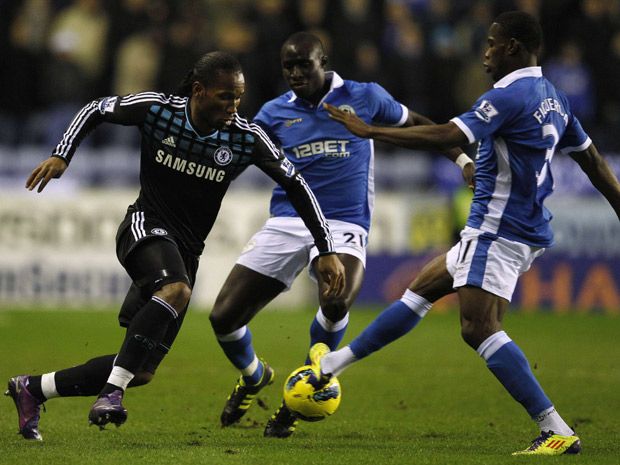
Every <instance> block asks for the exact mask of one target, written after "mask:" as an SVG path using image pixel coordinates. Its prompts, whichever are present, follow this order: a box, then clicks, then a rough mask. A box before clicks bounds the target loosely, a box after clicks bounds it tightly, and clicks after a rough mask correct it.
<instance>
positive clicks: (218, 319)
mask: <svg viewBox="0 0 620 465" xmlns="http://www.w3.org/2000/svg"><path fill="white" fill-rule="evenodd" d="M229 315H230V314H229V312H227V311H226V310H225V308H223V307H220V306H217V305H216V306H215V307H213V310H211V314H210V315H209V322H210V323H211V327H212V328H213V332H214V333H215V334H229V333H232V332H233V331H235V330H236V329H238V328H235V327H234V321H232V319H231V318H230V316H229Z"/></svg>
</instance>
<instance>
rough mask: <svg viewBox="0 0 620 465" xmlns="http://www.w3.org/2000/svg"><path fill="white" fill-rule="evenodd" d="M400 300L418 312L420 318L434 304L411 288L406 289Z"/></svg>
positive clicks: (414, 311)
mask: <svg viewBox="0 0 620 465" xmlns="http://www.w3.org/2000/svg"><path fill="white" fill-rule="evenodd" d="M400 301H401V302H402V303H404V304H405V305H406V306H407V307H409V308H410V309H411V311H412V312H413V313H416V314H417V315H418V316H419V317H420V318H424V316H425V315H426V314H427V313H428V311H429V310H430V309H431V307H432V306H433V304H432V302H429V301H428V300H426V299H425V298H424V297H422V296H421V295H418V294H416V293H415V292H413V291H412V290H410V289H407V290H406V291H405V293H404V294H403V296H402V297H401V298H400Z"/></svg>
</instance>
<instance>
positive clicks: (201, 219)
mask: <svg viewBox="0 0 620 465" xmlns="http://www.w3.org/2000/svg"><path fill="white" fill-rule="evenodd" d="M103 122H109V123H115V124H122V125H135V126H137V127H138V128H139V130H140V133H141V135H142V140H141V144H140V146H141V160H140V194H139V196H138V199H137V200H136V207H137V208H138V209H139V210H143V211H145V212H147V214H149V215H153V216H155V217H157V218H159V219H160V220H161V221H162V222H163V223H164V224H165V225H166V226H167V227H168V228H169V230H170V232H173V233H174V235H175V237H176V238H178V239H179V240H180V241H181V242H182V244H183V245H184V246H185V247H186V248H187V249H188V250H189V251H191V252H193V253H195V254H200V253H201V252H202V250H203V248H204V241H205V239H206V237H207V235H208V234H209V231H210V230H211V228H212V226H213V223H214V222H215V218H216V217H217V214H218V211H219V209H220V205H221V202H222V198H223V197H224V194H225V193H226V191H227V189H228V186H229V185H230V183H231V181H233V180H234V179H235V178H236V177H237V176H239V174H241V173H242V172H243V170H245V169H246V168H247V167H248V166H249V165H251V164H254V165H256V166H257V167H258V168H260V169H261V170H262V171H264V172H265V173H266V174H267V175H269V176H270V177H271V178H272V179H273V180H274V181H276V182H277V183H278V184H279V185H281V186H282V187H283V188H284V189H285V191H286V193H287V196H288V198H289V199H290V201H291V203H292V204H293V205H294V206H295V208H296V209H297V210H298V211H299V215H300V216H301V218H302V219H303V220H304V223H305V224H306V226H307V227H308V229H309V230H310V232H311V233H312V236H313V238H314V241H315V243H316V246H317V248H318V249H319V251H321V252H331V251H333V250H334V248H333V243H332V239H331V234H330V231H329V227H328V225H327V222H326V221H325V218H324V217H323V213H322V212H321V209H320V207H319V204H318V202H317V201H316V198H315V197H314V195H313V193H312V191H311V190H310V188H309V187H308V185H307V184H306V182H305V181H304V179H303V177H302V176H301V175H300V174H299V173H298V172H297V171H296V170H295V168H294V166H293V165H292V164H291V163H290V162H289V161H288V160H287V159H286V158H285V157H283V156H282V154H281V153H280V152H279V150H278V149H277V148H276V147H275V145H274V144H273V143H272V142H271V140H270V139H269V138H268V137H267V135H266V134H265V133H264V131H263V130H262V129H261V128H260V127H258V126H257V125H256V124H253V123H250V122H248V121H247V120H245V119H243V118H241V117H239V116H238V115H235V117H234V119H233V121H232V122H231V124H229V125H228V126H227V127H225V128H224V129H219V130H213V131H212V132H210V133H209V134H206V135H201V134H199V133H198V132H197V131H196V130H195V129H194V127H193V126H192V122H191V119H190V117H189V99H188V98H187V97H180V96H176V95H165V94H161V93H157V92H142V93H138V94H130V95H127V96H123V97H121V96H111V97H105V98H100V99H96V100H94V101H92V102H90V103H89V104H87V105H85V106H84V107H83V108H82V109H81V110H80V111H79V112H78V113H77V114H76V116H75V117H74V118H73V120H72V121H71V123H70V125H69V127H68V128H67V130H66V131H65V133H64V135H63V137H62V140H61V141H60V143H59V144H58V145H57V146H56V148H55V149H54V151H53V152H52V156H54V157H60V158H62V159H63V160H65V161H66V162H67V163H69V162H70V161H71V158H72V156H73V154H74V153H75V150H76V149H77V147H78V145H79V143H80V142H81V141H82V140H83V139H84V137H85V136H86V135H87V134H88V132H90V131H91V130H92V129H93V128H94V127H96V126H97V125H99V124H101V123H103Z"/></svg>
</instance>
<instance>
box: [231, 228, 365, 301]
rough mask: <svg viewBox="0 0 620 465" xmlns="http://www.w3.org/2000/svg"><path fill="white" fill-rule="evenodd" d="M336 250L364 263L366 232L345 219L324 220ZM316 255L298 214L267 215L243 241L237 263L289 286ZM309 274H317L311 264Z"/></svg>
mask: <svg viewBox="0 0 620 465" xmlns="http://www.w3.org/2000/svg"><path fill="white" fill-rule="evenodd" d="M327 222H328V224H329V229H330V231H331V233H332V238H333V239H334V246H335V249H336V252H338V253H346V254H349V255H353V256H354V257H357V258H358V259H359V260H360V261H361V262H362V263H363V265H364V266H366V245H367V244H368V232H367V231H366V230H365V229H364V228H362V227H361V226H359V225H357V224H353V223H347V222H345V221H338V220H327ZM318 255H319V251H318V249H317V248H316V247H315V245H314V239H313V238H312V235H311V234H310V231H309V230H308V228H306V225H305V224H304V222H303V221H302V219H301V218H296V217H274V218H269V219H268V220H267V222H266V223H265V225H264V226H263V227H262V229H261V230H260V231H258V232H257V233H256V234H254V236H252V238H251V239H250V241H249V242H248V243H247V244H246V246H245V247H244V249H243V251H242V252H241V255H240V256H239V258H238V259H237V263H238V264H240V265H243V266H246V267H248V268H250V269H252V270H254V271H257V272H259V273H261V274H264V275H266V276H270V277H272V278H275V279H277V280H278V281H281V282H283V283H284V284H285V285H286V287H287V289H289V288H290V287H291V285H292V284H293V281H294V280H295V278H296V277H297V275H298V274H299V273H300V272H301V270H303V269H304V267H306V266H307V265H308V264H309V263H312V261H313V260H314V259H315V258H316V257H317V256H318ZM308 272H309V273H310V277H311V278H312V279H313V280H315V281H316V276H314V273H313V271H312V268H311V267H310V268H309V269H308Z"/></svg>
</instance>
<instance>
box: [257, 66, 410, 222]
mask: <svg viewBox="0 0 620 465" xmlns="http://www.w3.org/2000/svg"><path fill="white" fill-rule="evenodd" d="M326 79H328V80H331V86H330V90H329V92H328V93H327V94H326V95H325V97H323V99H322V100H321V102H320V103H319V105H317V106H314V105H312V104H310V103H309V102H306V101H304V100H303V99H301V98H298V97H297V96H296V95H295V93H294V92H293V91H289V92H287V93H285V94H283V95H281V96H279V97H277V98H275V99H273V100H271V101H269V102H267V103H266V104H265V105H263V107H262V108H261V110H260V111H259V112H258V114H257V115H256V117H255V118H254V121H255V122H256V123H258V124H259V125H260V126H261V127H262V128H263V129H265V131H266V132H267V134H268V135H269V136H270V137H271V139H272V140H273V141H274V142H275V143H276V144H278V145H280V146H281V148H282V151H283V152H284V154H285V155H286V157H287V158H288V159H289V160H290V161H291V162H293V164H294V165H295V168H296V169H297V170H298V171H299V172H301V173H302V175H303V177H304V179H305V180H306V182H307V183H308V184H309V186H310V188H311V189H312V191H313V192H314V195H315V196H316V198H317V200H318V201H319V204H320V205H321V208H322V210H323V213H324V214H325V217H326V218H328V219H334V220H340V221H347V222H349V223H354V224H357V225H360V226H362V227H363V228H365V229H366V230H368V229H369V227H370V217H371V214H372V209H373V204H374V166H373V162H374V146H373V141H372V140H368V139H362V138H360V137H357V136H355V135H353V134H351V133H350V132H349V131H347V129H346V128H345V127H344V126H342V125H341V124H340V123H337V122H336V121H334V120H332V119H331V118H330V117H329V115H328V113H327V111H326V110H325V109H324V108H323V105H322V104H323V102H326V103H329V104H331V105H334V106H336V107H338V108H340V109H344V110H348V111H352V112H355V114H356V115H357V116H359V117H360V118H361V119H363V120H364V121H366V122H367V123H371V122H377V123H381V124H386V125H399V126H400V125H402V124H403V123H404V122H405V121H406V120H407V117H408V115H409V111H408V110H407V108H406V107H405V106H403V105H401V104H400V103H398V102H397V101H396V100H394V98H393V97H392V96H391V95H390V94H389V93H388V92H387V91H386V90H385V89H383V87H381V86H380V85H378V84H376V83H360V82H355V81H349V80H343V79H342V78H341V77H340V76H339V75H338V74H336V73H335V72H333V71H330V72H328V73H326ZM270 212H271V215H272V216H284V217H291V216H298V214H297V212H296V211H295V209H294V208H293V206H292V205H291V203H290V202H289V200H288V199H287V197H286V193H285V192H284V190H283V189H282V188H281V187H280V186H276V187H275V189H274V190H273V195H272V197H271V209H270Z"/></svg>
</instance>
